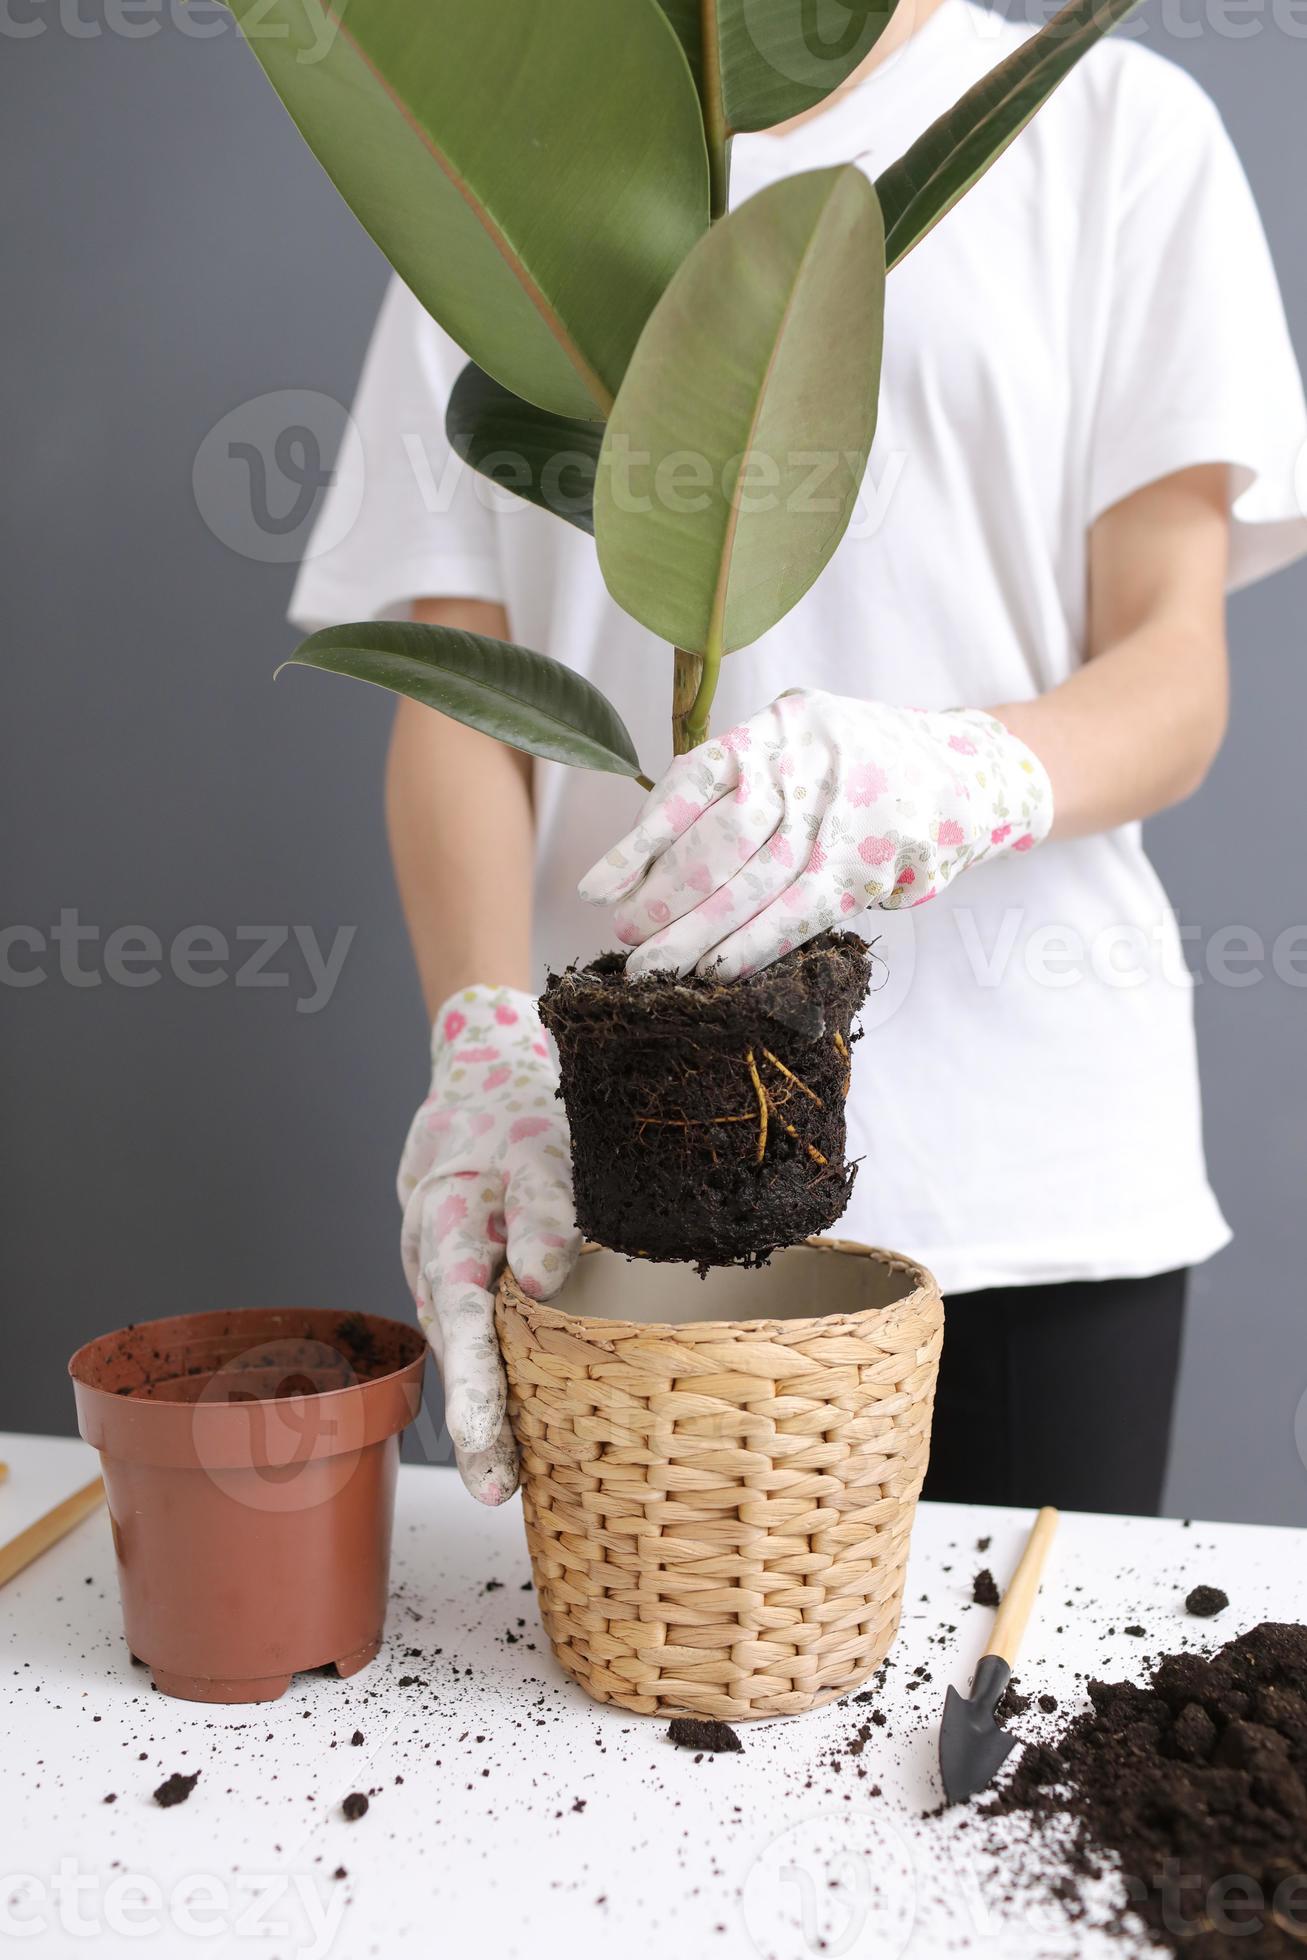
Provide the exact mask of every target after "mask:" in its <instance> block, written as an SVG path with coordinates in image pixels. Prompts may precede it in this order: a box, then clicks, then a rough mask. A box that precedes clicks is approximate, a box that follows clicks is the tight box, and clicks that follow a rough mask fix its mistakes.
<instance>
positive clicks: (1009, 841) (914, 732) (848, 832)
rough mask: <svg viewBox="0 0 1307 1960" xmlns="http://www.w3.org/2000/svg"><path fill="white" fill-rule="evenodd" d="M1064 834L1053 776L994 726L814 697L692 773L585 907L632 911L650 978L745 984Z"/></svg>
mask: <svg viewBox="0 0 1307 1960" xmlns="http://www.w3.org/2000/svg"><path fill="white" fill-rule="evenodd" d="M1052 821H1053V792H1052V788H1051V786H1050V784H1049V780H1048V775H1047V773H1046V771H1045V769H1044V767H1043V764H1042V763H1040V762H1039V761H1038V760H1037V759H1036V757H1035V756H1034V755H1033V754H1032V753H1031V751H1030V750H1029V749H1028V748H1027V747H1026V745H1025V743H1024V742H1022V741H1020V740H1019V739H1018V737H1017V736H1015V735H1013V734H1012V733H1011V732H1010V730H1008V729H1007V728H1005V727H1004V725H1003V723H1002V722H1001V721H998V720H996V719H995V717H994V716H993V715H988V714H984V713H982V712H981V711H980V710H978V709H970V708H965V709H948V710H944V711H926V710H922V709H916V708H890V707H886V706H884V705H883V704H882V703H880V702H877V701H856V700H848V699H845V698H844V697H843V696H840V695H836V694H824V693H821V692H819V691H817V690H815V689H807V688H804V689H799V690H797V691H796V692H794V693H792V694H782V695H781V697H780V699H779V700H777V701H774V702H773V703H772V705H771V707H770V708H765V709H764V710H763V712H762V713H761V714H758V715H754V716H752V717H751V719H750V720H748V721H746V722H742V723H741V724H740V726H739V727H738V728H733V729H731V730H730V731H729V733H728V734H725V735H722V736H719V737H718V738H717V739H716V740H713V741H708V742H704V743H701V744H700V746H699V747H698V748H697V749H692V750H691V751H690V752H689V754H688V755H683V756H678V757H677V759H676V761H675V762H673V764H672V766H671V768H670V769H669V770H668V771H667V774H666V775H665V776H664V777H663V779H662V781H661V782H660V783H659V785H658V787H657V788H656V789H655V790H654V791H653V793H652V794H651V795H650V797H649V798H648V800H647V802H646V803H645V806H644V809H643V811H642V812H641V816H640V821H639V823H638V824H637V825H636V827H635V829H634V830H633V831H631V832H630V833H629V835H628V836H626V837H624V838H623V839H622V841H621V843H620V844H618V845H617V846H616V848H615V849H614V850H611V851H609V853H608V855H607V857H605V858H601V859H600V861H599V863H598V864H596V865H595V866H594V868H593V869H592V870H591V871H589V872H587V874H586V876H585V877H584V878H583V879H582V881H581V887H580V890H581V896H582V898H586V899H589V900H591V901H592V902H593V903H594V904H598V905H604V904H611V903H614V902H617V910H616V913H615V914H614V929H615V931H616V933H617V937H618V938H619V939H620V940H622V941H623V943H624V944H625V945H628V946H633V947H636V948H637V949H638V950H637V951H635V952H633V953H632V954H631V956H630V958H629V959H628V961H627V964H626V970H627V973H628V974H629V975H630V976H631V977H632V978H638V977H639V976H640V975H641V974H647V973H655V972H665V971H669V970H670V971H674V972H676V973H679V974H685V973H688V972H689V971H690V970H691V968H697V970H698V971H699V972H700V973H711V974H712V976H713V978H714V979H720V980H736V979H739V978H740V976H741V975H743V974H746V973H754V972H756V971H757V969H758V968H759V967H763V966H766V965H768V963H769V962H770V961H772V960H774V959H777V958H778V957H779V956H780V955H781V954H782V953H787V952H789V951H790V949H791V948H792V947H794V946H801V945H802V944H803V942H804V941H805V940H806V939H811V938H812V937H813V935H814V933H818V932H822V931H824V930H825V929H826V927H828V926H833V925H839V924H840V923H841V922H842V921H845V920H848V919H850V918H852V917H853V916H854V915H855V914H857V913H859V912H861V911H864V910H865V909H866V908H867V907H868V906H880V907H882V908H883V909H885V910H893V909H896V908H897V907H899V906H905V905H924V903H925V902H926V900H927V899H928V898H934V896H935V894H936V892H938V891H940V890H942V889H943V887H944V886H945V885H946V884H949V883H950V882H951V881H952V880H953V879H955V878H956V877H957V876H958V874H959V872H961V871H964V870H965V869H966V867H967V866H968V865H969V864H975V863H978V862H979V861H980V860H981V859H982V858H992V857H997V856H999V855H1000V853H1002V852H1004V851H1028V850H1030V849H1031V848H1032V847H1033V846H1034V845H1035V844H1038V843H1040V842H1042V840H1043V839H1044V838H1045V837H1046V836H1047V835H1048V832H1049V829H1050V827H1051V825H1052Z"/></svg>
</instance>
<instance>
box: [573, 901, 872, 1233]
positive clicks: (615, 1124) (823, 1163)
mask: <svg viewBox="0 0 1307 1960" xmlns="http://www.w3.org/2000/svg"><path fill="white" fill-rule="evenodd" d="M871 964H872V954H871V951H870V949H869V947H868V945H867V942H866V941H865V940H863V939H860V938H858V937H857V936H856V935H855V934H852V933H842V932H841V933H835V932H830V933H823V934H822V935H821V936H820V937H818V938H816V939H813V940H811V941H810V942H809V943H808V944H807V945H806V946H802V947H800V948H798V949H797V950H796V951H795V952H793V953H788V954H786V955H785V957H784V958H782V959H779V960H777V961H776V962H775V964H774V965H772V966H769V967H766V968H765V969H764V970H763V971H762V972H761V973H758V974H754V975H753V976H752V977H750V978H749V979H747V980H740V981H736V982H734V983H733V984H731V985H722V984H720V983H719V982H715V981H713V980H712V979H704V978H700V977H699V976H698V975H691V976H690V977H689V978H687V979H684V980H678V979H676V978H674V977H673V976H671V975H653V976H650V977H649V978H646V979H641V980H628V979H627V978H626V971H625V955H623V954H618V953H610V954H605V955H604V957H603V958H602V959H598V960H595V961H594V962H593V963H592V964H591V965H590V966H588V967H585V968H579V969H578V968H576V967H569V968H568V970H567V972H566V973H561V974H551V975H550V976H549V981H548V984H547V986H546V988H545V992H544V996H543V999H542V1000H541V1003H540V1012H541V1017H542V1019H543V1020H544V1023H545V1025H546V1027H547V1028H548V1029H549V1030H550V1032H551V1033H552V1034H553V1036H554V1039H555V1040H556V1042H557V1043H558V1053H559V1062H560V1066H561V1072H562V1089H561V1092H560V1093H561V1094H562V1097H563V1100H564V1102H565V1103H566V1105H567V1113H568V1118H569V1120H570V1123H571V1130H572V1162H573V1176H574V1181H575V1194H576V1214H577V1222H578V1224H579V1225H580V1227H581V1230H582V1231H583V1232H584V1233H585V1235H586V1237H587V1238H590V1239H594V1240H597V1241H598V1242H599V1244H601V1245H606V1246H610V1247H612V1248H613V1250H615V1251H617V1252H625V1253H629V1254H632V1255H637V1256H640V1257H643V1258H646V1259H677V1260H686V1261H690V1262H692V1263H694V1264H696V1265H698V1266H699V1267H700V1268H701V1269H706V1268H707V1267H709V1266H725V1265H732V1264H744V1265H757V1264H760V1263H761V1262H762V1261H763V1260H764V1259H766V1258H767V1257H768V1255H769V1254H770V1253H772V1252H774V1251H775V1250H776V1249H777V1247H778V1246H786V1245H795V1244H797V1243H799V1242H800V1241H801V1240H803V1239H805V1238H808V1237H811V1236H812V1235H813V1234H815V1233H819V1232H823V1231H826V1230H827V1229H828V1228H829V1227H830V1226H831V1225H833V1224H834V1223H835V1221H836V1219H837V1218H838V1217H839V1216H840V1214H841V1212H842V1211H843V1210H844V1207H845V1204H846V1203H847V1200H848V1195H849V1190H850V1187H851V1186H852V1183H853V1177H854V1167H853V1166H852V1165H849V1164H847V1163H846V1162H845V1155H844V1153H845V1120H844V1099H845V1096H846V1094H847V1092H848V1085H849V1072H850V1059H849V1057H850V1049H851V1047H852V1044H853V1042H854V1040H855V1039H856V1036H855V1035H854V1033H853V1031H852V1022H853V1016H854V1015H855V1014H856V1012H857V1011H858V1009H859V1007H860V1006H861V1005H862V1002H863V1000H864V999H865V997H866V993H867V988H868V985H869V982H870V978H871Z"/></svg>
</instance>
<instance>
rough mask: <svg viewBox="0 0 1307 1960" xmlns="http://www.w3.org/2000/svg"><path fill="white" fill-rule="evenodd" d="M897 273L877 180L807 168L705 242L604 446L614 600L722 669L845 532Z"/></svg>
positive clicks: (648, 338) (603, 561)
mask: <svg viewBox="0 0 1307 1960" xmlns="http://www.w3.org/2000/svg"><path fill="white" fill-rule="evenodd" d="M884 280H885V261H884V239H883V234H882V229H881V218H880V207H879V205H878V203H877V201H876V194H875V192H874V191H873V190H872V187H871V185H870V183H869V182H868V180H867V178H866V177H865V176H864V175H863V174H862V172H861V171H860V170H858V169H856V168H855V167H853V166H852V165H850V164H842V165H840V166H839V167H838V168H836V169H833V170H813V171H807V172H805V173H803V174H802V175H799V176H795V177H788V178H785V179H783V180H782V181H781V182H780V183H778V184H774V185H772V186H771V188H770V189H768V190H764V191H761V192H760V193H759V194H758V196H757V197H753V198H750V199H749V201H748V203H746V204H742V205H741V206H740V207H739V209H738V210H736V211H733V212H732V213H731V215H730V216H729V217H728V218H724V219H723V220H722V221H721V223H720V224H717V225H715V226H714V227H713V229H712V231H711V232H710V233H709V234H708V235H707V236H706V237H705V238H702V239H700V241H699V243H698V245H696V247H695V249H694V251H693V252H692V253H691V254H690V256H689V258H688V259H687V260H686V262H685V264H684V265H683V266H682V267H681V270H680V271H679V272H678V273H677V275H676V277H675V279H673V281H672V283H671V285H670V286H669V287H668V289H667V291H666V293H665V294H664V295H663V298H662V300H661V301H660V303H659V305H658V307H657V309H656V311H655V313H654V315H653V318H652V319H651V320H650V322H649V325H648V326H647V327H646V329H645V331H644V334H643V336H642V337H641V340H640V344H639V346H638V347H637V348H636V351H635V354H634V356H633V358H632V361H631V365H630V367H629V368H628V369H627V374H626V380H625V381H624V382H623V384H622V387H621V391H620V392H619V394H618V397H617V402H616V405H615V406H614V409H613V413H612V416H611V418H610V420H609V424H608V432H607V435H606V437H605V439H604V448H603V452H602V454H601V457H600V466H599V479H598V483H597V485H596V492H595V535H596V539H597V542H598V546H599V562H600V565H601V566H602V568H603V574H604V578H605V580H606V581H607V584H608V589H609V591H610V592H611V593H612V595H613V597H614V598H615V599H616V600H617V602H618V604H619V605H620V606H623V607H625V609H626V611H627V612H629V613H632V614H634V616H635V617H636V618H637V619H638V620H640V621H641V622H642V623H643V624H644V625H645V626H647V627H649V628H650V630H651V631H652V632H655V633H657V634H659V635H660V636H661V637H662V638H663V639H665V640H671V641H672V642H673V644H674V645H676V646H678V647H684V648H687V649H689V650H690V651H692V652H694V653H701V654H703V655H704V656H705V662H706V664H707V665H708V666H709V667H712V666H715V663H716V662H717V661H718V660H719V659H720V657H721V655H722V654H723V653H729V652H731V651H732V650H733V649H734V648H736V647H742V646H746V645H748V643H749V642H750V641H751V640H756V639H757V638H758V636H759V634H761V633H765V632H766V631H767V629H768V628H769V627H771V626H774V625H775V624H776V622H777V620H779V619H781V618H782V617H783V616H784V615H785V614H786V613H787V612H788V611H789V610H790V607H791V606H793V605H794V604H795V603H796V602H797V601H798V600H799V599H800V598H802V596H803V594H804V593H805V592H806V591H807V589H808V587H809V586H810V585H811V584H812V582H813V580H814V579H815V578H816V577H817V574H818V573H819V572H820V571H821V569H822V567H823V565H825V563H826V561H827V560H828V559H829V557H830V555H831V553H832V552H833V551H834V549H835V547H836V545H837V544H838V543H839V541H840V538H841V537H842V536H843V534H844V531H845V528H846V526H847V524H848V521H849V518H850V517H851V515H852V513H853V507H854V504H855V502H856V500H857V494H858V487H859V485H860V483H861V481H862V476H863V471H864V470H865V468H866V462H867V456H868V453H869V451H870V449H871V441H872V437H873V435H874V433H875V427H876V403H877V396H878V393H879V385H880V359H881V340H882V323H883V306H884Z"/></svg>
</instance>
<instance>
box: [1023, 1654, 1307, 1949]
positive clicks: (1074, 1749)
mask: <svg viewBox="0 0 1307 1960" xmlns="http://www.w3.org/2000/svg"><path fill="white" fill-rule="evenodd" d="M1089 1695H1090V1701H1091V1704H1092V1705H1091V1707H1090V1708H1089V1709H1088V1710H1087V1711H1086V1713H1084V1714H1083V1715H1081V1716H1079V1717H1078V1718H1077V1719H1076V1720H1075V1721H1073V1722H1072V1723H1071V1725H1070V1726H1069V1728H1068V1729H1067V1730H1066V1732H1065V1733H1064V1734H1063V1735H1062V1736H1061V1738H1060V1739H1059V1740H1056V1741H1053V1742H1039V1743H1035V1744H1033V1745H1030V1746H1028V1747H1027V1748H1026V1749H1025V1751H1024V1753H1023V1755H1022V1756H1021V1758H1020V1760H1019V1762H1018V1764H1017V1766H1016V1769H1015V1772H1014V1774H1013V1775H1012V1777H1011V1779H1010V1781H1009V1782H1008V1784H1007V1785H1006V1786H1005V1787H1004V1788H1003V1789H1002V1790H1001V1791H1000V1793H999V1794H998V1795H997V1796H996V1797H995V1798H994V1799H993V1800H992V1801H991V1802H990V1803H988V1804H987V1805H986V1806H985V1811H984V1814H986V1815H987V1816H989V1817H999V1816H1004V1815H1011V1814H1012V1813H1014V1812H1025V1813H1028V1814H1030V1815H1031V1816H1032V1817H1033V1818H1034V1819H1035V1820H1036V1821H1037V1822H1039V1823H1041V1824H1044V1825H1047V1826H1049V1827H1050V1835H1049V1837H1048V1839H1047V1840H1046V1848H1047V1850H1048V1853H1049V1856H1050V1857H1055V1858H1056V1860H1057V1863H1058V1867H1059V1869H1058V1872H1057V1875H1056V1876H1055V1878H1054V1881H1053V1890H1054V1891H1055V1893H1056V1894H1057V1896H1058V1897H1059V1898H1061V1899H1063V1900H1064V1901H1065V1902H1066V1903H1068V1904H1074V1901H1075V1900H1076V1896H1077V1893H1078V1891H1079V1889H1080V1886H1081V1884H1082V1882H1083V1881H1084V1880H1085V1879H1088V1878H1094V1877H1098V1876H1099V1875H1100V1874H1101V1873H1103V1872H1104V1871H1112V1870H1115V1869H1119V1871H1120V1873H1121V1875H1122V1876H1123V1877H1124V1881H1125V1890H1126V1895H1127V1898H1128V1900H1129V1909H1130V1910H1133V1912H1135V1913H1137V1914H1138V1915H1139V1916H1140V1918H1142V1919H1143V1921H1144V1923H1145V1924H1146V1926H1147V1927H1148V1929H1149V1932H1150V1933H1151V1934H1152V1936H1153V1937H1154V1939H1155V1940H1156V1941H1157V1942H1158V1943H1159V1944H1160V1945H1161V1946H1163V1947H1167V1948H1169V1949H1170V1950H1171V1951H1172V1952H1173V1953H1183V1954H1184V1955H1185V1956H1186V1960H1215V1956H1217V1955H1230V1954H1240V1955H1243V1956H1245V1960H1281V1957H1283V1960H1289V1956H1290V1955H1292V1956H1295V1960H1302V1955H1303V1953H1304V1951H1305V1950H1307V1627H1302V1626H1285V1625H1277V1624H1274V1623H1272V1622H1267V1623H1266V1624H1264V1625H1262V1626H1258V1627H1254V1628H1253V1629H1252V1630H1251V1631H1250V1632H1248V1633H1244V1634H1240V1635H1239V1637H1238V1638H1237V1639H1235V1640H1231V1641H1229V1642H1228V1643H1227V1645H1226V1646H1224V1647H1222V1648H1221V1649H1220V1651H1219V1652H1218V1653H1217V1654H1215V1655H1213V1656H1212V1657H1211V1658H1206V1657H1204V1656H1201V1655H1198V1654H1171V1655H1168V1656H1167V1657H1166V1658H1165V1659H1163V1660H1162V1661H1160V1662H1159V1663H1158V1665H1157V1666H1156V1667H1155V1668H1154V1669H1153V1671H1152V1673H1151V1675H1150V1676H1149V1681H1148V1685H1147V1686H1146V1687H1142V1688H1141V1687H1135V1686H1134V1685H1132V1684H1131V1683H1129V1682H1124V1681H1117V1682H1105V1681H1091V1682H1090V1683H1089ZM1126 1917H1127V1914H1126V1912H1123V1913H1122V1915H1121V1922H1122V1923H1121V1925H1119V1926H1118V1928H1117V1930H1119V1931H1124V1930H1125V1921H1126Z"/></svg>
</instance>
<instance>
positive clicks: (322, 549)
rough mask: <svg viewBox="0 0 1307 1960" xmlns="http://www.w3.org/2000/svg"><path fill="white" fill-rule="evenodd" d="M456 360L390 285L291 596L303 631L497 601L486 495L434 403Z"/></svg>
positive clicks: (397, 286) (443, 337)
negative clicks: (457, 603) (450, 602)
mask: <svg viewBox="0 0 1307 1960" xmlns="http://www.w3.org/2000/svg"><path fill="white" fill-rule="evenodd" d="M466 361H467V356H466V355H465V354H464V353H462V352H461V350H460V349H459V348H458V347H457V346H456V345H455V343H454V342H453V341H452V340H451V339H450V338H449V336H448V335H447V334H446V333H445V332H444V331H443V329H442V328H440V327H438V326H437V325H436V323H435V321H434V320H432V319H431V318H430V317H429V316H428V315H427V314H426V313H425V312H424V311H423V310H422V308H421V307H420V306H419V305H418V303H417V301H416V300H415V299H414V297H413V295H412V294H411V293H410V292H409V291H408V289H407V287H406V286H404V285H403V284H401V282H400V281H399V280H398V279H396V280H393V281H392V282H391V285H390V288H389V290H388V291H387V294H386V297H385V300H384V302H383V303H382V307H381V312H380V314H379V315H378V317H377V324H376V327H375V329H374V331H373V335H372V341H371V344H370V346H369V348H368V352H367V358H366V360H365V361H364V364H363V373H362V376H361V378H360V381H359V385H358V392H357V394H356V396H355V399H354V406H353V410H352V415H351V421H352V426H353V435H352V436H347V439H346V441H344V442H343V443H342V445H341V449H340V454H339V456H338V458H337V461H336V466H335V471H334V474H333V478H332V482H331V485H330V487H329V489H328V491H327V495H326V497H325V498H324V500H323V504H322V507H321V509H320V510H319V512H318V515H317V518H316V521H315V523H314V526H313V530H312V532H311V533H310V536H309V542H308V547H307V550H306V551H305V554H304V562H303V564H302V565H301V567H300V573H299V577H298V579H297V580H296V582H295V589H294V591H293V593H292V595H291V602H290V617H291V620H292V621H293V622H294V624H295V625H296V626H298V627H299V628H300V629H301V630H302V631H304V632H312V631H315V630H316V629H317V628H319V627H322V626H334V625H340V624H342V623H343V622H345V621H346V620H358V619H406V618H408V617H409V613H410V610H411V607H412V604H413V601H414V600H415V599H424V598H433V599H442V598H444V599H455V598H457V599H487V600H491V601H495V600H502V599H503V596H504V593H503V586H502V580H501V573H500V565H499V557H498V551H497V548H496V546H497V540H496V520H495V515H494V510H493V506H492V503H491V501H489V500H490V499H493V497H494V495H495V492H494V491H493V489H492V488H491V486H490V485H489V484H486V483H484V482H483V480H482V479H481V478H480V477H478V476H477V475H476V474H475V472H474V471H472V470H470V469H468V468H466V467H465V465H464V464H463V463H461V462H460V461H459V459H458V458H457V457H456V456H455V455H454V454H453V452H452V450H451V449H450V446H449V443H448V441H447V439H446V436H445V407H446V404H447V402H448V400H449V395H450V391H451V390H452V388H453V386H454V383H455V381H456V380H457V378H458V376H459V374H460V372H461V371H462V369H463V367H464V366H465V364H466Z"/></svg>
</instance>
